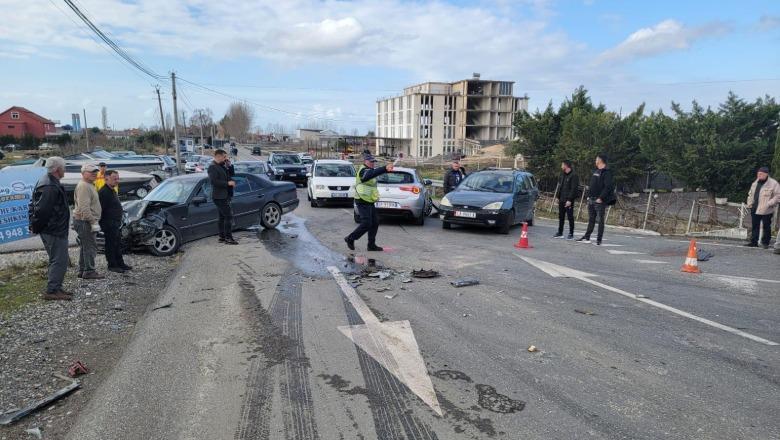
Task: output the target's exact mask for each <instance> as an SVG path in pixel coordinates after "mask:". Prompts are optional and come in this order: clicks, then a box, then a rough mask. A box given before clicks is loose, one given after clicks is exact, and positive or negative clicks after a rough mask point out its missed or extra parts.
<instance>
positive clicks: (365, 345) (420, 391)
mask: <svg viewBox="0 0 780 440" xmlns="http://www.w3.org/2000/svg"><path fill="white" fill-rule="evenodd" d="M328 271H330V273H331V274H332V275H333V278H335V279H336V283H337V284H338V285H339V287H340V288H341V291H342V292H343V293H344V296H345V297H347V300H348V301H349V302H350V304H352V307H354V308H355V311H356V312H357V314H358V315H359V316H360V318H361V319H362V320H363V322H364V323H365V324H361V325H344V326H339V327H338V329H339V331H341V333H344V335H345V336H346V337H348V338H349V339H351V340H352V342H354V343H355V344H356V345H357V346H358V347H360V348H361V349H362V350H363V351H365V352H366V353H367V354H368V355H369V356H371V357H372V358H374V360H376V361H377V362H379V364H380V365H382V366H383V367H385V369H387V371H389V372H390V373H392V374H393V376H395V377H397V378H398V380H400V381H401V382H402V383H403V384H404V385H406V386H407V387H409V389H410V390H412V392H413V393H414V394H417V396H418V397H419V398H420V399H422V401H423V402H425V403H426V404H428V406H430V407H431V408H432V409H433V410H434V411H435V412H436V414H438V415H440V416H441V415H443V413H442V410H441V407H440V406H439V399H437V398H436V391H435V390H434V389H433V383H432V382H431V378H430V376H428V370H427V369H426V368H425V361H424V360H423V358H422V355H421V354H420V347H419V346H418V345H417V340H416V339H415V338H414V332H412V327H411V325H410V324H409V321H394V322H380V321H379V319H377V317H376V316H375V315H374V313H373V312H372V311H371V309H369V308H368V306H367V305H366V303H365V302H364V301H363V299H362V298H360V296H359V295H358V294H357V292H356V291H355V289H353V288H352V286H350V285H349V283H348V282H347V280H346V278H344V275H342V273H341V271H339V270H338V268H336V267H333V266H330V267H328Z"/></svg>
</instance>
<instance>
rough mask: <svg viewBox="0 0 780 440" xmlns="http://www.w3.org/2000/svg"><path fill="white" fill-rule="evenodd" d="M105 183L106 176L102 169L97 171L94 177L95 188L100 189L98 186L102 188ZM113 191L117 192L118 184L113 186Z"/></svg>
mask: <svg viewBox="0 0 780 440" xmlns="http://www.w3.org/2000/svg"><path fill="white" fill-rule="evenodd" d="M105 185H106V176H105V175H104V174H103V172H102V171H98V175H97V178H96V179H95V189H96V190H98V191H100V188H103V187H104V186H105ZM114 192H115V193H117V194H119V185H116V186H115V187H114Z"/></svg>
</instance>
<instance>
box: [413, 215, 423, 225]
mask: <svg viewBox="0 0 780 440" xmlns="http://www.w3.org/2000/svg"><path fill="white" fill-rule="evenodd" d="M414 224H415V225H417V226H422V225H424V224H425V213H424V212H421V213H420V218H416V219H414Z"/></svg>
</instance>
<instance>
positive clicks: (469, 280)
mask: <svg viewBox="0 0 780 440" xmlns="http://www.w3.org/2000/svg"><path fill="white" fill-rule="evenodd" d="M450 284H452V285H453V286H455V287H466V286H476V285H477V284H479V279H478V278H474V277H466V278H461V279H459V280H455V281H452V282H451V283H450Z"/></svg>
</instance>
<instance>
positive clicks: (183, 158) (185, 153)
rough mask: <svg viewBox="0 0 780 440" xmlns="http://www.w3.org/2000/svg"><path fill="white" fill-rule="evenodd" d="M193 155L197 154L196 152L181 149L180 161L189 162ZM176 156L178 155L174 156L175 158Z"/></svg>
mask: <svg viewBox="0 0 780 440" xmlns="http://www.w3.org/2000/svg"><path fill="white" fill-rule="evenodd" d="M192 156H195V153H192V152H189V151H181V152H179V162H181V163H187V162H188V161H189V159H190V158H191V157H192ZM175 157H176V156H174V158H175Z"/></svg>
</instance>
